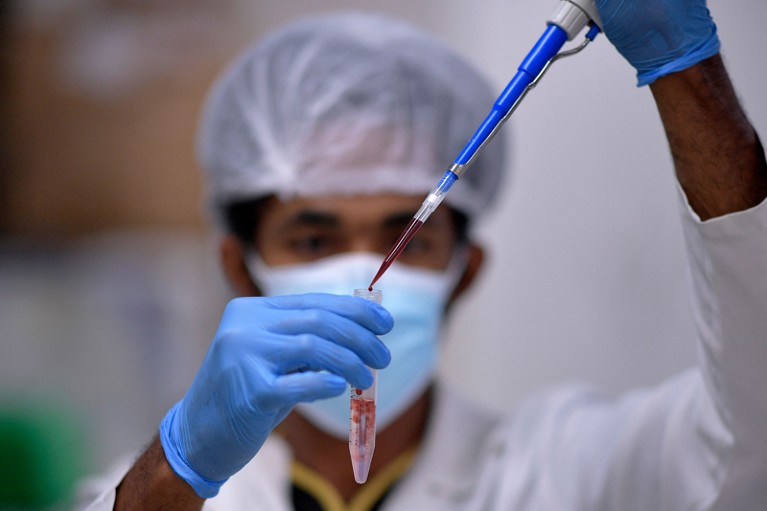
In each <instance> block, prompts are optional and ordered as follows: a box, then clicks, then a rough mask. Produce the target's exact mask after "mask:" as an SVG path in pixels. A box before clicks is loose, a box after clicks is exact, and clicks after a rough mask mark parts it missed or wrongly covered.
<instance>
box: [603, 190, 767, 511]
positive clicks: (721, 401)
mask: <svg viewBox="0 0 767 511" xmlns="http://www.w3.org/2000/svg"><path fill="white" fill-rule="evenodd" d="M680 194H681V192H680ZM681 196H682V198H684V196H683V195H681ZM766 202H767V201H766ZM680 204H681V206H682V209H683V211H682V219H683V220H682V221H683V231H684V238H685V243H686V248H687V258H688V261H689V265H688V268H689V279H688V283H689V286H690V297H691V305H692V307H691V309H692V313H693V320H694V323H695V327H696V332H697V337H698V343H699V344H698V358H699V363H698V368H697V370H696V371H692V372H690V373H688V374H685V375H682V376H680V377H678V378H675V379H672V380H670V381H669V382H667V383H666V384H664V385H661V386H660V387H658V388H656V389H653V390H651V391H648V392H639V393H635V394H632V395H629V396H626V398H624V399H623V400H622V401H621V402H619V403H618V408H617V410H618V413H617V414H615V415H614V416H613V418H612V419H608V420H605V421H604V426H605V427H606V428H607V429H605V430H604V431H602V432H601V433H602V436H601V438H603V439H604V438H608V437H610V436H613V440H611V441H612V442H614V447H615V450H614V451H612V453H611V454H610V455H607V456H606V457H605V459H606V461H607V463H606V464H605V465H604V466H605V473H604V481H605V484H604V486H603V487H602V488H600V495H599V497H598V500H601V502H600V504H601V505H600V506H599V508H601V509H637V510H639V509H644V510H647V509H655V510H660V509H679V510H682V509H684V510H688V509H695V510H703V509H706V510H727V511H737V510H753V509H767V203H765V202H763V203H762V204H760V205H759V206H757V207H755V208H752V209H750V210H747V211H741V212H737V213H733V214H729V215H725V216H722V217H718V218H715V219H711V220H708V221H706V222H701V221H700V220H699V219H698V217H697V216H696V215H695V213H694V212H693V211H692V210H691V208H690V207H689V206H688V205H687V203H686V200H682V201H681V202H680ZM597 413H599V412H597ZM602 413H608V412H606V411H603V412H602Z"/></svg>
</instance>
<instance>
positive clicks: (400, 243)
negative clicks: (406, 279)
mask: <svg viewBox="0 0 767 511" xmlns="http://www.w3.org/2000/svg"><path fill="white" fill-rule="evenodd" d="M422 225H423V220H417V219H416V218H413V219H411V220H410V223H409V224H407V227H405V230H404V231H402V234H400V236H399V238H397V241H396V242H395V243H394V246H393V247H392V249H391V250H390V251H389V253H388V254H386V257H384V260H383V263H381V267H380V268H379V269H378V273H376V276H375V277H373V280H372V281H371V282H370V286H368V291H373V286H374V285H375V283H376V282H378V279H380V278H381V276H382V275H383V274H384V272H385V271H386V270H387V269H389V266H391V264H392V263H393V262H394V261H395V260H396V259H397V258H398V257H399V255H400V254H401V253H402V251H403V250H405V247H406V246H407V244H408V243H410V240H411V239H413V236H415V233H417V232H418V229H420V228H421V226H422Z"/></svg>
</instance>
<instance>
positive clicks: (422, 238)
mask: <svg viewBox="0 0 767 511" xmlns="http://www.w3.org/2000/svg"><path fill="white" fill-rule="evenodd" d="M422 201H423V197H422V196H418V197H416V196H410V195H398V194H382V195H365V196H351V197H348V196H328V197H318V198H297V199H293V200H289V201H286V202H283V201H280V200H278V199H275V198H271V199H268V200H267V201H266V204H264V206H263V208H262V209H261V210H260V215H259V222H258V228H257V231H256V233H255V248H256V250H258V252H259V254H260V255H261V258H262V259H263V260H264V262H265V263H266V264H269V265H274V266H277V265H282V264H291V263H305V262H310V261H314V260H317V259H321V258H323V257H327V256H331V255H335V254H341V253H345V252H376V253H379V254H381V257H382V258H383V256H384V255H385V254H386V253H388V252H389V250H390V249H391V248H392V246H393V245H394V243H395V241H396V240H397V238H398V237H399V235H400V234H401V233H402V231H403V229H404V228H405V227H406V226H407V224H408V222H409V221H410V220H411V219H412V217H413V215H414V214H415V212H416V211H417V210H418V208H419V207H420V206H421V202H422ZM455 243H456V231H455V225H454V222H453V217H452V215H451V212H450V210H449V209H448V208H446V207H442V208H437V210H436V211H434V213H433V214H432V215H431V216H430V217H429V220H428V221H427V222H426V223H425V224H424V226H423V227H422V228H421V230H420V231H418V234H416V236H415V237H414V238H413V239H412V240H411V242H410V244H409V245H408V246H407V248H406V249H405V251H404V252H403V253H402V255H401V256H400V257H399V259H398V261H400V262H402V263H405V264H409V265H412V266H418V267H421V268H429V269H435V270H441V269H445V268H447V265H448V263H449V262H450V258H451V256H452V253H453V250H454V248H455Z"/></svg>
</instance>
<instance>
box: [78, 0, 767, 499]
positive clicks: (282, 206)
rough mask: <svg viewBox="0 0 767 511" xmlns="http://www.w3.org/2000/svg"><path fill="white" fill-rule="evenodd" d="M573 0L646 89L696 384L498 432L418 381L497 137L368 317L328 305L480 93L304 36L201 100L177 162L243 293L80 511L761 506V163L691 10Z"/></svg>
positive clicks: (405, 59)
mask: <svg viewBox="0 0 767 511" xmlns="http://www.w3.org/2000/svg"><path fill="white" fill-rule="evenodd" d="M597 5H598V8H599V10H600V15H601V17H602V21H603V23H604V29H605V32H606V34H607V36H608V37H609V38H610V40H611V41H612V42H613V44H614V45H615V46H616V47H617V49H618V50H619V51H620V52H621V53H622V54H623V55H624V57H626V59H627V60H628V61H629V62H630V63H632V65H634V67H635V68H636V69H637V72H638V78H639V83H640V84H650V89H651V91H652V94H653V96H654V98H655V101H656V104H657V106H658V110H659V112H660V115H661V119H662V120H663V124H664V127H665V129H666V133H667V136H668V140H669V144H670V147H671V151H672V155H673V157H674V163H675V167H676V172H677V176H678V179H679V182H680V184H681V187H682V189H683V191H684V194H685V196H686V200H687V202H688V203H689V209H688V208H686V207H685V208H684V211H683V216H684V230H685V237H686V240H687V245H688V252H689V258H690V274H691V279H692V290H693V291H692V292H693V302H694V308H695V312H696V321H697V325H698V331H699V338H700V345H701V348H702V349H701V353H702V355H701V361H700V367H698V368H696V369H694V370H691V371H689V372H686V373H684V374H682V375H679V376H678V377H676V378H674V379H671V380H670V381H668V382H666V383H664V384H662V385H661V386H659V387H658V388H656V389H654V390H652V391H649V392H641V393H632V394H629V395H627V396H625V397H624V398H622V399H620V400H617V401H614V402H613V401H608V400H605V399H603V398H601V397H598V396H596V395H594V394H593V393H592V392H590V391H589V390H586V389H583V388H580V387H578V388H574V387H564V388H562V389H560V390H557V391H555V392H552V393H550V394H546V395H543V396H536V397H534V398H531V399H530V400H528V401H526V402H525V403H523V404H522V406H520V408H519V410H517V411H516V412H515V414H514V415H513V416H512V417H509V418H502V417H496V416H493V415H489V414H487V413H486V412H482V411H480V410H479V409H477V408H476V407H474V406H473V405H472V404H470V403H466V402H463V401H461V400H460V399H459V398H458V397H456V396H455V395H453V394H452V393H451V392H450V390H449V389H446V388H444V387H443V386H440V385H439V384H437V383H436V382H435V381H434V365H435V350H436V344H437V342H438V332H439V324H440V323H441V320H442V314H443V313H444V312H445V311H447V310H449V307H450V304H451V303H452V302H453V301H454V300H455V299H456V298H457V297H459V296H460V295H461V293H462V292H463V291H464V290H465V289H466V288H467V287H468V286H469V285H470V284H471V282H472V280H473V279H474V276H475V275H476V272H477V270H478V269H479V267H480V266H481V262H482V251H481V249H480V247H478V246H477V245H475V244H474V243H473V242H472V240H471V237H470V230H469V228H470V223H471V221H472V220H473V219H474V217H475V216H476V214H477V213H478V211H479V210H480V209H482V208H483V207H484V206H485V205H486V204H487V203H488V202H489V201H490V200H491V199H492V198H493V196H494V191H495V190H496V188H497V184H498V182H497V179H498V171H499V170H500V168H501V165H502V151H503V150H502V147H501V146H500V145H499V144H498V143H497V142H496V143H494V144H492V145H491V146H490V147H488V150H487V151H486V152H485V153H483V156H482V160H480V161H478V162H477V166H479V167H481V168H479V169H475V170H474V171H473V172H470V173H468V174H467V176H466V178H467V179H466V181H463V180H462V182H461V183H460V184H459V185H457V186H456V187H455V189H454V191H451V194H450V195H448V199H447V200H446V204H444V205H443V206H442V207H441V208H440V209H438V210H437V211H436V212H435V213H434V214H433V215H432V217H431V218H430V220H429V222H427V224H426V225H425V226H424V227H423V229H422V231H421V232H420V233H419V234H418V236H417V238H416V239H415V240H414V241H413V243H412V244H411V245H409V247H408V250H407V251H406V252H405V253H404V254H403V255H402V257H401V258H400V261H399V262H398V264H396V265H394V266H392V268H391V269H390V270H389V272H388V273H387V274H386V275H385V276H384V278H383V279H382V280H381V289H382V290H383V294H384V302H383V304H384V307H386V309H388V312H387V310H385V309H384V308H382V307H379V306H377V305H376V304H373V303H370V302H367V301H364V300H361V299H357V298H353V297H351V296H349V295H350V294H351V292H352V290H353V288H355V287H364V286H365V285H367V283H368V281H369V278H370V277H371V276H372V275H373V274H374V272H375V270H376V269H377V265H378V263H380V260H381V256H380V254H381V253H383V252H386V251H387V250H388V249H389V248H390V247H391V245H392V243H393V241H394V239H395V238H396V236H397V235H398V234H399V233H400V231H401V230H402V228H403V227H404V225H405V223H406V222H407V221H408V220H409V219H410V217H411V216H412V214H413V212H414V211H415V210H416V209H417V208H418V206H419V205H420V201H421V200H422V199H423V196H424V194H425V193H426V192H428V190H429V189H430V188H431V186H433V184H434V183H435V180H436V178H437V177H438V176H439V174H441V169H442V168H443V166H444V162H445V161H450V160H451V159H452V157H453V156H454V154H455V152H456V151H457V150H458V149H460V146H461V144H462V142H464V141H465V137H466V135H465V133H466V132H467V129H464V126H467V125H468V126H469V127H468V132H471V131H472V129H473V127H474V126H476V125H477V123H478V121H479V119H481V117H482V115H483V114H484V113H485V111H486V109H487V107H488V105H489V102H490V101H492V95H491V94H490V93H489V91H488V88H487V86H485V85H484V84H483V82H482V81H481V79H479V78H478V76H477V75H476V73H475V72H474V71H473V70H471V68H469V67H468V66H467V65H466V64H465V63H463V62H462V61H461V60H460V59H458V58H457V57H455V56H454V55H452V54H451V53H450V52H449V51H447V50H446V49H445V48H444V47H442V46H441V45H439V44H438V43H436V42H435V41H433V40H431V39H430V38H428V37H426V36H424V35H422V34H419V33H417V32H416V31H414V30H412V29H410V28H408V27H406V26H403V25H401V24H398V23H395V22H392V21H389V20H385V19H381V18H377V17H367V16H355V15H346V16H336V17H333V16H331V17H328V18H320V19H317V20H312V21H306V22H303V23H299V24H297V25H294V26H291V27H289V28H287V29H285V30H283V31H281V32H278V33H277V34H275V35H273V36H272V37H271V38H269V39H267V40H266V41H264V42H263V43H262V44H261V45H259V46H257V47H256V48H254V49H251V50H250V51H248V52H246V54H245V55H244V56H243V57H242V58H241V59H240V60H239V61H238V62H237V63H236V64H235V65H234V67H233V68H232V69H230V70H229V72H228V73H227V74H226V75H225V76H224V78H223V79H222V80H221V81H220V82H219V84H218V85H217V86H216V88H215V90H214V92H213V94H212V99H211V101H210V103H209V105H208V109H207V111H206V115H205V118H204V121H203V128H202V132H201V140H200V143H201V156H202V160H203V164H204V166H205V167H206V169H207V171H208V183H209V185H210V193H211V196H212V198H213V202H214V204H215V206H216V207H217V208H218V212H219V216H220V217H221V219H222V220H223V221H224V223H225V225H226V226H227V232H228V234H226V235H225V236H224V237H223V239H222V242H221V259H222V264H223V268H224V271H225V274H226V276H227V278H228V280H229V282H230V284H231V285H232V288H233V289H234V291H235V292H236V293H237V294H238V295H239V296H240V297H241V298H238V299H235V300H233V301H232V302H230V303H229V304H228V305H227V308H226V310H225V312H224V314H223V316H222V319H221V323H220V325H219V328H218V331H217V332H216V335H215V336H214V339H213V341H212V343H211V346H210V349H209V351H208V354H207V355H206V357H205V360H204V361H203V363H202V366H201V368H200V370H199V372H198V374H197V376H196V378H195V380H194V382H193V383H192V385H191V387H190V389H189V391H188V392H187V393H186V395H185V396H184V398H183V399H182V400H181V401H180V402H179V403H178V404H177V405H176V406H174V407H173V408H172V409H171V410H170V411H169V412H168V414H167V415H166V417H165V419H164V420H163V422H162V424H161V427H160V435H159V437H158V438H157V439H155V441H154V442H153V443H152V444H151V445H150V447H149V448H148V449H147V451H146V452H145V453H144V454H143V455H142V456H141V457H140V458H139V459H138V460H137V461H136V462H135V463H134V464H133V466H132V467H126V468H123V469H120V470H119V471H118V472H117V473H116V474H115V475H114V476H113V477H112V478H111V479H110V478H108V480H109V482H107V483H106V485H105V488H106V491H105V492H104V493H103V494H102V495H101V496H100V497H99V498H98V499H97V500H96V501H94V502H93V505H92V509H112V508H114V509H117V510H128V509H179V510H181V509H200V508H201V507H202V506H205V508H206V509H208V508H209V509H217V510H226V509H259V510H264V509H267V510H268V509H275V510H277V509H344V505H348V508H349V509H351V508H354V509H357V508H359V509H439V510H444V509H517V510H533V509H545V510H557V509H563V510H564V509H567V510H571V509H584V510H599V509H604V510H615V509H621V510H627V509H628V510H631V509H636V510H643V511H646V510H649V509H653V510H656V509H679V510H682V509H684V510H687V509H712V510H713V509H723V510H724V509H726V510H740V509H743V510H745V509H760V508H763V507H765V506H767V442H764V438H763V433H764V431H766V430H767V397H765V396H767V393H765V392H764V388H765V386H766V385H767V371H765V363H767V334H765V332H767V314H765V313H764V311H765V310H767V272H765V271H764V268H765V267H767V266H766V265H767V234H766V233H767V206H765V204H764V198H765V196H767V164H765V158H764V151H763V149H762V147H761V145H760V143H759V140H758V137H757V135H756V133H755V132H754V130H753V128H752V127H751V125H750V124H749V122H748V121H747V119H746V117H745V115H744V113H743V112H742V110H741V108H740V106H739V104H738V102H737V100H736V98H735V94H734V92H733V89H732V87H731V84H730V82H729V79H728V77H727V74H726V72H725V70H724V67H723V65H722V62H721V58H720V57H719V55H718V50H719V42H718V39H717V36H716V28H715V26H714V23H713V21H712V19H711V17H710V16H709V13H708V10H707V9H706V7H705V3H704V2H703V1H699V0H663V1H661V0H658V1H652V2H635V3H630V2H610V1H607V0H602V1H599V2H597ZM456 144H458V145H457V146H456ZM306 292H312V293H309V294H304V293H306ZM315 292H322V293H315ZM327 293H330V294H327ZM259 295H267V297H264V298H259V297H258V296H259ZM392 318H393V319H392ZM390 330H391V332H390ZM389 332H390V333H389ZM378 336H383V337H382V338H383V341H384V342H385V343H386V346H384V344H383V343H381V342H380V341H379V340H378V338H377V337H378ZM366 365H367V366H370V367H374V368H384V367H387V365H388V367H387V369H385V370H384V371H381V373H380V379H379V392H380V394H379V437H378V441H377V447H376V453H375V457H374V461H373V466H372V468H371V474H370V479H369V482H368V483H367V484H366V485H364V486H359V485H357V484H356V483H355V482H354V480H353V476H352V470H351V463H350V461H349V453H348V446H347V442H346V440H345V435H346V429H345V428H346V426H345V425H346V420H347V418H348V394H347V393H346V391H345V389H346V384H347V382H348V383H351V384H352V385H355V386H358V387H366V386H368V385H370V383H371V382H372V379H371V375H370V373H369V372H368V370H367V369H366V367H365V366H366ZM344 406H346V408H344ZM294 407H295V409H294ZM291 412H292V413H291ZM273 431H274V432H275V434H272V432H273ZM206 499H209V501H206Z"/></svg>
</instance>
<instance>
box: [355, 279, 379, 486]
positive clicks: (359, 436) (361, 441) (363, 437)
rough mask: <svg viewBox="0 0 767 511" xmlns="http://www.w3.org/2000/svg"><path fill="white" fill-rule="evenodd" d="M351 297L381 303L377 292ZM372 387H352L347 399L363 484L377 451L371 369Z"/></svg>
mask: <svg viewBox="0 0 767 511" xmlns="http://www.w3.org/2000/svg"><path fill="white" fill-rule="evenodd" d="M354 296H359V297H361V298H364V299H366V300H371V301H374V302H376V303H381V300H382V298H383V295H382V294H381V291H379V290H378V289H373V290H372V291H371V290H368V289H355V290H354ZM371 372H372V373H373V384H372V385H371V386H370V387H368V388H366V389H360V388H357V387H354V386H352V390H351V394H350V396H349V454H350V455H351V460H352V470H353V471H354V480H355V481H357V483H358V484H362V483H364V482H365V481H367V480H368V473H369V472H370V463H371V462H372V461H373V452H374V451H375V448H376V387H377V383H378V371H376V370H375V369H371Z"/></svg>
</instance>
